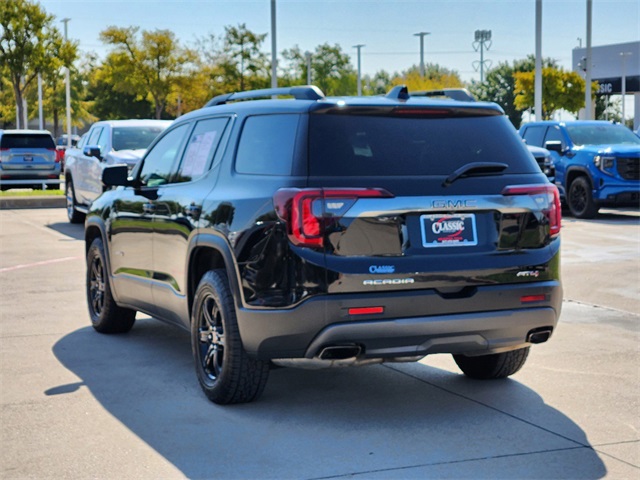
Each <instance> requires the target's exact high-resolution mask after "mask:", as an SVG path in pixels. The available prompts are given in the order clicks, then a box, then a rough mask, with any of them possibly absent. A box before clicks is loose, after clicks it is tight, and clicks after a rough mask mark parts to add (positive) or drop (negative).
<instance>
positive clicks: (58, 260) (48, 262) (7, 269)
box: [0, 255, 84, 273]
mask: <svg viewBox="0 0 640 480" xmlns="http://www.w3.org/2000/svg"><path fill="white" fill-rule="evenodd" d="M81 258H84V257H82V256H80V255H77V256H75V257H64V258H54V259H53V260H44V261H42V262H34V263H23V264H22V265H14V266H13V267H4V268H0V273H4V272H12V271H14V270H22V269H23V268H31V267H40V266H43V265H52V264H54V263H61V262H68V261H69V260H79V259H81Z"/></svg>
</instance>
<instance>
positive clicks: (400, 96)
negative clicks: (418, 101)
mask: <svg viewBox="0 0 640 480" xmlns="http://www.w3.org/2000/svg"><path fill="white" fill-rule="evenodd" d="M385 97H387V98H390V99H391V100H409V89H408V88H407V86H406V85H397V86H395V87H393V88H392V89H391V90H390V91H389V93H387V94H386V95H385Z"/></svg>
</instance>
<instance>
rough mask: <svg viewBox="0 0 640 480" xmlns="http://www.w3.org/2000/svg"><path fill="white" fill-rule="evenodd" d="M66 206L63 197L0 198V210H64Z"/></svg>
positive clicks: (65, 200)
mask: <svg viewBox="0 0 640 480" xmlns="http://www.w3.org/2000/svg"><path fill="white" fill-rule="evenodd" d="M66 205H67V199H66V197H65V196H64V195H50V196H46V195H42V196H35V197H0V210H9V209H18V208H64V207H66Z"/></svg>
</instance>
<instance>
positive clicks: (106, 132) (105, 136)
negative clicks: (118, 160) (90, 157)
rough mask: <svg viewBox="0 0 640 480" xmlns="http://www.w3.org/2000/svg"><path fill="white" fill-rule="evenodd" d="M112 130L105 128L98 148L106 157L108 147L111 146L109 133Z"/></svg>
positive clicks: (99, 139)
mask: <svg viewBox="0 0 640 480" xmlns="http://www.w3.org/2000/svg"><path fill="white" fill-rule="evenodd" d="M110 131H111V128H109V127H105V128H103V129H102V133H101V134H100V138H98V146H99V147H100V153H101V154H102V155H104V154H105V153H107V146H108V144H109V138H108V137H109V132H110Z"/></svg>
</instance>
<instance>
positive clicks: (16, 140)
mask: <svg viewBox="0 0 640 480" xmlns="http://www.w3.org/2000/svg"><path fill="white" fill-rule="evenodd" d="M0 148H56V145H55V143H54V141H53V137H52V136H51V135H47V134H46V133H29V134H20V135H17V134H11V133H5V134H4V135H2V140H0Z"/></svg>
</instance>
